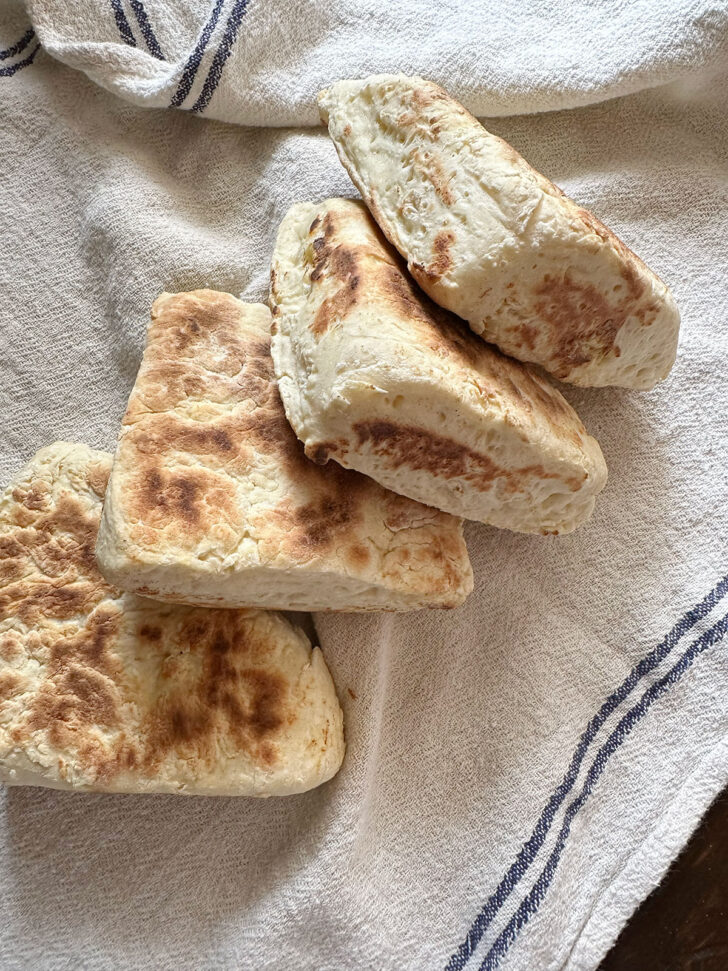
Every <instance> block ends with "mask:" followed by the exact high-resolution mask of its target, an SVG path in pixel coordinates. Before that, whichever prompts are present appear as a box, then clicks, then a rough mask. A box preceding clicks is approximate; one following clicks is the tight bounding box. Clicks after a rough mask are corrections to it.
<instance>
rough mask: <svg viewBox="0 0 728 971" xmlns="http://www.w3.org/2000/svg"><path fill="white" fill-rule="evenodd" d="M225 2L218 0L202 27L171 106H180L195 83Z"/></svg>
mask: <svg viewBox="0 0 728 971" xmlns="http://www.w3.org/2000/svg"><path fill="white" fill-rule="evenodd" d="M224 3H225V0H216V3H215V6H214V7H213V8H212V13H211V14H210V16H209V18H208V21H207V23H206V24H205V26H204V27H203V29H202V33H201V34H200V39H199V40H198V41H197V45H196V46H195V49H194V50H193V51H192V53H191V54H190V56H189V59H188V61H187V63H186V64H185V67H184V70H183V72H182V77H181V78H180V82H179V86H178V88H177V90H176V92H175V95H174V97H173V98H172V100H171V101H170V103H169V106H170V108H179V106H180V105H181V104H182V102H183V101H184V100H185V98H186V97H187V95H188V94H189V93H190V89H191V88H192V85H193V84H194V81H195V77H196V76H197V72H198V70H199V67H200V62H201V61H202V55H203V54H204V53H205V49H206V47H207V45H208V43H209V41H210V37H211V36H212V32H213V30H214V29H215V27H216V25H217V22H218V20H219V19H220V11H221V10H222V8H223V5H224Z"/></svg>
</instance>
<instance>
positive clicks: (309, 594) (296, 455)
mask: <svg viewBox="0 0 728 971" xmlns="http://www.w3.org/2000/svg"><path fill="white" fill-rule="evenodd" d="M270 322H271V317H270V311H269V310H268V308H267V307H265V306H263V305H262V304H246V303H242V302H241V301H240V300H237V299H236V298H235V297H233V296H231V294H229V293H218V292H216V291H214V290H198V291H195V292H193V293H180V294H164V295H162V296H161V297H160V298H159V299H158V300H157V301H156V302H155V304H154V307H153V309H152V321H151V324H150V326H149V331H148V341H147V347H146V349H145V351H144V357H143V360H142V364H141V368H140V370H139V374H138V376H137V380H136V384H135V385H134V389H133V391H132V394H131V397H130V399H129V405H128V408H127V411H126V415H125V417H124V421H123V424H122V429H121V433H120V436H119V444H118V447H117V451H116V456H115V459H114V467H113V471H112V473H111V479H110V482H109V489H108V492H107V496H106V503H105V505H104V513H103V518H102V522H101V528H100V530H99V540H98V545H97V555H98V559H99V565H100V566H101V569H102V571H103V572H104V575H105V576H106V577H107V579H109V580H110V581H111V582H113V583H115V584H117V585H118V586H120V587H122V589H124V590H131V591H133V592H135V593H139V594H141V595H143V596H149V597H154V598H156V599H160V600H168V601H171V602H177V603H193V604H202V605H209V606H214V607H265V608H270V609H273V608H278V609H282V610H411V609H414V608H419V607H428V606H429V607H454V606H457V605H458V604H460V603H462V601H463V600H464V599H465V597H466V596H467V595H468V594H469V593H470V591H471V590H472V584H473V577H472V570H471V567H470V561H469V560H468V554H467V550H466V548H465V543H464V540H463V536H462V523H461V522H460V521H459V520H457V519H455V518H454V517H452V516H448V515H446V514H444V513H442V512H439V511H437V510H435V509H429V508H427V507H425V506H422V505H420V504H419V503H416V502H412V501H411V500H410V499H405V498H403V497H402V496H398V495H395V494H394V493H392V492H388V491H387V490H386V489H383V488H382V487H381V486H380V485H378V484H377V483H376V482H373V481H372V480H371V479H367V478H366V477H364V476H362V475H358V474H357V473H355V472H347V471H344V470H343V469H341V468H339V467H338V466H336V465H333V464H332V465H331V467H330V468H327V469H322V468H320V467H319V466H317V465H315V464H314V463H313V462H311V461H309V460H308V459H307V458H306V456H305V454H304V451H303V446H302V445H301V444H300V443H299V442H298V441H297V439H296V436H295V434H294V432H293V431H292V429H291V427H290V426H289V424H288V422H287V421H286V416H285V413H284V411H283V405H282V403H281V400H280V396H279V394H278V387H277V383H276V380H275V375H274V373H273V361H272V360H271V356H270Z"/></svg>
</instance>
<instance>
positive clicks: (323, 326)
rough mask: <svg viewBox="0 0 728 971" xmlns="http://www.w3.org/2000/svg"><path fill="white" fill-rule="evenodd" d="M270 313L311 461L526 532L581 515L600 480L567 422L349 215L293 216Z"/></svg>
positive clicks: (596, 454) (346, 210) (279, 248)
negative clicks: (330, 461)
mask: <svg viewBox="0 0 728 971" xmlns="http://www.w3.org/2000/svg"><path fill="white" fill-rule="evenodd" d="M271 304H272V306H273V307H274V312H275V318H274V319H275V324H276V334H275V336H274V339H273V358H274V362H275V366H276V373H277V375H278V381H279V387H280V392H281V396H282V398H283V401H284V404H285V407H286V413H287V415H288V418H289V420H290V422H291V424H292V426H293V428H294V429H295V431H296V434H297V435H298V437H299V438H300V439H301V441H302V442H304V444H305V448H306V452H307V454H308V455H309V456H310V457H311V458H313V459H314V460H315V461H319V462H325V461H326V460H327V459H328V458H333V459H335V460H336V461H337V462H339V463H341V464H342V465H344V466H346V467H347V468H352V469H358V470H359V471H360V472H364V473H366V474H367V475H369V476H371V477H372V478H373V479H376V480H377V481H378V482H381V483H382V485H385V486H387V487H388V488H390V489H394V490H396V491H397V492H400V493H402V494H403V495H406V496H410V497H411V498H413V499H418V500H420V501H421V502H425V503H428V504H429V505H432V506H436V507H437V508H439V509H444V510H447V511H448V512H451V513H453V514H455V515H458V516H464V517H467V518H468V519H477V520H480V521H482V522H486V523H492V524H493V525H495V526H502V527H506V528H508V529H514V530H519V531H523V532H535V533H565V532H569V531H570V530H572V529H574V528H575V527H576V526H578V525H579V524H581V523H583V522H584V521H585V520H586V519H588V517H589V516H590V515H591V512H592V509H593V508H594V499H595V496H596V495H597V493H598V492H599V491H600V490H601V489H602V487H603V486H604V483H605V482H606V477H607V470H606V466H605V464H604V459H603V457H602V453H601V450H600V448H599V445H598V444H597V442H596V441H595V440H594V439H593V438H591V437H590V436H589V435H588V434H587V433H586V430H585V429H584V426H583V425H582V423H581V422H580V421H579V418H578V416H577V414H576V412H575V411H574V410H573V408H571V406H570V405H569V404H568V403H567V402H566V401H565V399H564V398H563V396H562V395H561V394H559V392H558V391H556V390H555V388H553V387H551V386H550V385H549V383H548V382H547V381H546V380H545V379H543V378H541V377H538V376H537V375H535V374H533V373H532V372H531V371H530V370H529V369H528V368H527V367H525V366H524V365H522V364H519V363H518V362H516V361H512V360H510V359H508V358H505V357H503V355H502V354H500V353H498V351H496V350H494V349H493V348H491V347H489V346H488V345H487V344H485V343H484V342H483V341H482V340H480V339H479V338H478V337H476V336H475V335H474V334H472V333H471V332H470V330H468V328H467V327H466V326H465V325H464V324H463V323H462V322H461V321H459V320H458V319H457V318H455V317H453V316H452V315H451V314H447V313H446V312H445V311H443V310H442V309H441V308H439V307H436V306H435V305H434V304H433V303H431V301H429V300H428V299H427V297H426V296H425V295H424V294H423V293H422V291H421V290H419V289H418V288H417V287H416V286H415V285H414V284H413V283H412V281H411V279H410V278H409V276H408V274H407V272H406V270H405V268H404V267H403V265H402V263H401V261H400V259H399V257H398V256H397V255H396V253H395V251H394V250H393V249H392V247H391V246H389V244H388V243H387V242H386V240H385V239H384V237H383V236H382V234H381V233H380V232H379V230H378V229H377V227H376V225H375V223H374V222H373V221H372V219H371V217H370V216H369V213H368V212H367V210H366V208H365V206H364V205H363V204H362V203H360V202H354V201H351V200H347V199H329V200H327V201H326V202H323V203H301V204H299V205H296V206H293V208H292V209H291V210H290V211H289V212H288V214H287V215H286V217H285V219H284V221H283V223H282V225H281V228H280V231H279V234H278V241H277V244H276V248H275V253H274V257H273V269H272V274H271ZM327 468H328V466H327Z"/></svg>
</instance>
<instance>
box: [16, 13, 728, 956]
mask: <svg viewBox="0 0 728 971" xmlns="http://www.w3.org/2000/svg"><path fill="white" fill-rule="evenodd" d="M218 6H219V11H218V20H217V25H216V27H215V29H214V30H213V31H210V32H209V34H210V36H209V38H208V46H207V48H206V51H205V53H204V55H203V56H202V57H201V58H200V67H199V70H198V72H197V75H196V77H195V80H194V83H193V86H192V88H191V89H190V93H189V95H188V98H187V100H186V101H185V102H184V106H185V107H191V106H192V104H193V103H195V102H196V101H197V100H198V99H199V97H200V94H201V92H202V90H203V88H204V85H205V83H206V79H207V78H208V77H209V76H210V73H209V72H210V71H211V70H212V68H213V66H214V63H215V58H216V57H217V62H218V64H219V62H220V60H221V59H222V57H221V55H220V56H218V52H219V51H220V50H221V49H222V48H221V45H223V44H224V43H225V28H226V27H227V26H229V24H230V18H231V16H232V14H234V13H235V12H236V10H237V11H238V13H240V11H241V9H242V13H240V21H239V25H238V29H237V35H236V36H235V37H234V38H233V40H234V43H233V42H231V43H230V48H229V49H230V55H229V57H228V59H227V61H225V63H223V65H222V72H221V73H220V74H219V84H218V87H217V89H216V91H215V92H214V93H213V94H212V95H211V98H210V100H209V103H208V104H207V107H206V108H205V109H204V112H203V114H205V115H207V116H210V117H211V118H224V119H226V120H227V121H233V122H238V123H239V124H238V125H232V124H222V123H220V122H219V121H213V120H209V119H205V118H199V117H196V116H195V113H192V114H190V113H189V112H182V111H174V110H168V109H167V108H166V107H165V106H167V105H169V103H170V101H171V100H172V98H173V96H174V94H175V92H176V91H177V90H178V88H179V84H180V78H181V77H182V75H183V73H184V68H185V65H186V64H187V63H188V61H189V59H190V55H191V52H193V51H194V49H195V47H196V45H197V43H198V38H199V35H200V33H201V31H203V29H204V25H205V24H206V23H207V22H208V20H209V18H210V11H211V10H214V9H216V7H215V5H214V4H209V3H207V4H206V3H204V2H202V0H179V2H174V3H173V2H172V0H167V2H166V3H162V2H159V3H153V2H152V0H148V2H147V3H146V5H145V6H144V7H142V6H141V4H140V3H138V2H136V3H131V0H123V2H122V0H118V2H116V0H109V2H108V4H107V3H106V2H105V0H96V2H94V3H88V4H77V3H75V2H72V0H67V2H66V3H65V4H64V3H63V2H61V0H57V2H52V0H32V2H31V0H29V3H28V7H27V11H26V10H25V9H24V8H23V7H22V6H21V5H20V4H19V3H12V2H8V0H0V49H2V51H3V53H4V54H5V56H0V113H1V116H2V126H1V129H0V130H1V133H2V134H1V135H0V137H1V138H2V147H1V151H2V156H1V157H2V171H1V172H0V219H1V220H2V226H3V237H2V252H1V255H0V286H1V287H2V295H3V299H2V309H1V310H0V326H1V327H2V350H1V353H0V415H2V423H3V431H2V442H1V448H2V451H1V454H0V480H1V482H0V484H2V485H4V484H5V482H6V481H7V480H8V478H9V476H10V475H11V473H12V472H13V471H14V470H15V469H16V468H17V467H18V466H19V465H20V464H21V462H22V461H23V460H24V459H25V458H26V457H27V456H29V455H30V454H31V453H32V452H33V451H35V450H36V449H37V448H39V447H40V446H42V445H45V444H47V443H48V442H50V441H52V440H54V439H56V438H68V439H78V440H83V441H85V442H87V443H88V444H89V445H92V446H96V447H100V448H109V449H110V448H112V447H113V445H114V441H115V435H116V429H117V425H118V422H119V419H120V416H121V414H122V412H123V409H124V405H125V400H126V396H127V394H128V391H129V389H130V387H131V383H132V381H133V378H134V374H135V372H136V368H137V365H138V362H139V359H140V355H141V349H142V345H143V335H144V330H145V325H146V319H147V316H148V310H149V306H150V304H151V302H152V300H153V298H154V297H155V296H156V295H157V293H159V292H160V291H161V290H163V289H167V290H179V289H187V288H192V287H198V286H211V287H216V288H220V289H225V290H230V291H232V292H233V293H236V294H242V295H243V297H246V298H250V299H263V298H264V297H265V295H266V290H267V274H268V258H269V253H270V250H271V245H272V241H273V239H274V236H275V233H276V229H277V225H278V222H279V220H280V219H281V217H282V215H283V213H284V212H285V210H286V208H287V207H288V206H289V205H290V204H291V203H292V202H294V201H297V200H302V199H306V198H322V197H324V196H326V195H332V194H348V195H354V190H353V188H352V186H351V184H350V183H349V181H348V179H347V177H346V175H345V174H344V172H343V170H342V169H341V167H340V166H339V163H338V161H337V159H336V156H335V152H334V149H333V147H332V145H331V144H330V142H329V141H328V138H327V136H326V135H325V134H324V133H323V131H322V130H320V129H318V130H317V129H313V128H308V129H306V128H299V129H298V130H292V129H282V128H274V127H270V126H274V125H281V124H291V123H295V124H297V125H299V126H304V125H308V124H310V123H313V122H314V121H315V111H314V109H313V108H312V104H311V99H312V95H313V93H314V91H315V90H316V89H317V87H319V86H320V85H321V84H325V83H326V82H327V81H330V80H333V79H334V78H335V77H337V76H339V75H362V74H365V73H367V72H370V71H373V70H384V69H399V68H402V69H405V70H419V71H421V72H423V73H425V74H428V75H431V76H433V77H435V78H436V79H438V80H440V81H442V82H444V83H445V84H446V85H448V86H449V87H451V88H452V89H453V90H454V91H456V92H457V93H458V94H460V95H462V97H463V98H464V99H465V100H466V102H467V104H468V105H469V106H470V107H472V108H474V109H475V110H476V111H477V112H478V113H479V114H484V113H486V112H487V113H490V114H491V115H498V116H501V117H498V118H496V119H494V120H492V121H490V122H489V125H490V127H491V128H492V129H493V130H494V131H495V132H496V133H497V134H499V135H502V136H504V137H505V138H507V139H508V140H509V141H511V142H512V143H513V144H514V145H515V146H516V148H518V149H519V150H520V151H521V152H522V153H523V154H524V155H525V156H526V158H527V159H529V161H531V162H532V163H533V164H534V165H536V167H537V168H539V169H541V170H542V171H543V172H544V173H545V174H546V175H547V176H549V177H550V178H552V179H553V180H554V181H555V182H557V183H558V184H559V185H561V186H562V187H563V188H564V189H565V190H566V191H567V192H568V193H569V194H570V195H572V196H574V197H575V198H576V199H578V200H579V201H580V202H581V203H583V204H584V205H586V206H588V207H590V208H593V209H594V210H595V212H596V213H597V214H598V215H599V216H601V217H602V218H604V220H605V221H606V222H607V223H608V224H609V225H610V226H611V227H612V228H614V229H615V230H616V231H617V232H618V233H620V234H621V235H622V236H623V237H624V239H625V240H626V241H627V242H628V243H629V244H630V245H632V246H633V247H634V248H635V249H636V250H637V252H638V253H640V254H641V255H642V256H643V257H644V258H645V259H646V260H647V262H648V263H649V264H650V265H651V266H653V267H654V268H655V270H657V272H658V273H660V275H662V276H663V277H664V279H665V280H666V281H667V282H669V283H670V284H671V285H672V287H673V289H674V292H675V296H676V298H677V301H678V303H679V305H680V307H681V310H682V314H683V330H682V339H681V345H680V351H679V356H678V361H677V364H676V366H675V369H674V371H673V373H672V374H671V376H670V377H669V379H668V380H667V381H666V382H665V383H664V384H663V385H661V386H660V387H659V388H658V389H657V390H655V391H654V392H651V393H649V394H638V393H629V392H625V391H619V390H610V389H604V390H595V391H589V390H575V389H569V388H567V389H565V394H566V395H567V397H568V398H569V399H570V400H571V401H572V402H573V403H574V404H575V406H576V407H577V409H578V411H579V413H580V414H581V416H582V418H583V419H584V421H585V423H586V425H587V428H588V429H589V430H590V431H591V432H592V433H593V434H594V435H595V436H596V437H597V438H598V439H599V440H600V442H601V445H602V448H603V451H604V454H605V457H606V460H607V463H608V465H609V472H610V479H609V483H608V486H607V488H606V490H605V492H604V493H603V495H602V496H601V497H600V499H599V501H598V503H597V509H596V513H595V515H594V518H593V520H592V522H591V523H589V524H588V525H587V526H585V527H584V528H582V529H580V530H579V531H578V532H577V533H575V534H574V535H573V536H569V537H560V538H556V537H552V538H545V539H542V538H537V537H527V536H518V535H515V534H509V533H506V532H501V531H498V530H495V529H489V528H487V527H484V526H480V525H475V524H470V525H469V526H468V528H467V536H468V540H469V544H470V550H471V554H472V559H473V566H474V569H475V575H476V590H475V593H474V594H473V596H472V597H471V598H470V600H469V601H468V603H467V604H466V605H465V606H464V607H463V608H461V609H460V610H458V611H455V612H449V613H447V612H433V613H427V612H422V613H418V614H414V615H410V616H402V617H394V616H386V615H385V616H369V617H366V618H363V619H362V618H357V617H355V616H351V615H349V616H319V617H317V618H316V622H317V628H318V633H319V637H320V640H321V644H322V646H323V648H324V651H325V654H326V658H327V661H328V663H329V666H330V667H331V670H332V673H333V674H334V677H335V680H336V683H337V686H338V690H339V694H340V697H341V700H342V704H343V707H344V709H345V716H346V728H347V737H348V753H347V757H346V761H345V764H344V767H343V768H342V770H341V772H340V773H339V775H338V776H337V777H336V778H335V779H334V780H333V781H332V782H331V783H329V784H327V785H326V786H324V787H322V788H321V789H319V790H316V791H314V792H312V793H309V794H306V795H303V796H296V797H291V798H288V799H280V800H269V801H266V802H255V801H251V800H233V799H221V800H212V799H189V800H184V799H177V798H174V797H111V796H85V795H79V794H68V793H60V792H51V791H44V790H39V789H36V790H33V789H16V790H9V791H2V792H0V964H2V967H3V968H4V969H5V968H7V969H21V968H22V969H25V968H29V967H32V968H34V969H51V968H53V969H55V968H73V969H75V968H79V967H83V968H85V969H93V971H96V969H103V971H106V969H112V968H113V969H145V968H149V967H154V968H164V969H166V968H170V969H172V968H174V969H178V968H181V967H189V968H195V969H207V968H245V969H248V968H250V969H252V968H256V969H258V968H275V969H277V968H288V967H296V968H305V969H323V971H339V969H343V968H346V969H349V968H351V969H356V971H358V969H369V968H383V969H389V968H392V969H395V968H396V969H418V971H419V969H424V968H428V969H429V968H436V969H443V968H445V967H446V966H448V967H449V968H450V969H451V971H456V969H459V968H467V969H468V971H473V969H477V968H481V967H482V968H493V967H495V966H496V965H498V964H499V966H501V967H503V968H508V969H519V971H534V969H539V971H540V969H552V968H554V969H555V968H568V969H570V971H575V969H590V968H594V967H595V966H596V965H597V964H598V962H599V960H600V958H601V957H602V955H603V954H604V953H605V952H606V950H607V949H608V947H609V946H610V944H611V942H612V941H613V939H614V938H615V936H616V934H617V933H618V931H619V928H620V927H621V926H622V924H623V923H624V921H625V920H626V919H627V918H628V917H629V915H630V913H631V912H632V911H633V909H634V908H635V906H636V905H637V904H638V902H639V901H640V900H641V899H642V898H643V897H644V896H645V895H646V894H647V893H648V892H649V890H650V889H651V888H652V887H653V886H654V885H655V884H656V883H657V882H658V881H659V880H660V878H661V876H662V874H663V873H664V871H665V869H666V867H667V866H668V865H669V863H670V861H671V860H672V859H673V858H674V856H675V854H676V853H677V852H678V851H679V849H680V847H681V846H682V845H683V843H684V841H685V840H686V839H687V837H688V836H689V834H690V832H691V831H692V829H693V828H694V827H695V825H696V824H697V822H698V820H699V818H700V816H701V814H702V813H703V812H704V810H705V809H706V807H707V805H708V804H709V803H710V801H711V799H712V798H713V797H714V796H715V795H716V794H717V792H718V791H719V790H720V789H721V788H722V786H723V785H725V783H726V782H727V781H728V740H727V728H728V700H727V699H728V664H727V663H726V647H727V646H728V638H725V639H724V640H722V637H723V633H724V632H725V630H726V627H727V626H728V621H726V619H725V617H726V611H727V610H728V581H724V582H721V579H722V578H723V577H725V575H726V574H727V573H728V463H727V462H726V445H727V444H728V442H727V438H728V435H727V433H728V369H727V368H726V352H727V351H728V313H727V311H728V306H727V301H726V283H725V267H726V266H727V265H728V161H727V159H728V121H727V119H726V113H725V107H724V105H725V100H726V98H725V95H726V77H727V76H728V75H727V73H726V69H727V68H728V65H726V57H725V38H726V25H727V24H728V9H727V8H726V6H725V4H716V3H711V4H708V3H707V2H705V3H703V2H702V0H696V2H675V3H658V2H657V0H641V2H640V0H636V2H634V3H630V4H625V3H617V2H613V3H597V2H593V3H580V2H577V0H573V2H564V3H558V4H553V8H552V5H551V4H547V3H544V2H540V3H539V2H536V0H531V2H530V3H523V4H510V3H506V2H505V0H504V2H502V3H499V2H498V0H490V2H488V3H479V4H474V3H473V4H458V3H442V4H439V5H425V4H415V3H414V2H413V0H409V2H402V3H399V4H397V5H388V4H386V3H385V2H384V0H380V2H375V0H369V2H367V3H354V2H353V0H352V2H346V0H330V2H329V3H326V4H323V3H313V2H309V3H303V2H300V3H286V2H284V0H250V2H249V4H248V5H247V6H246V5H244V4H243V5H242V8H241V5H240V4H239V3H236V2H234V0H224V2H223V0H220V4H218ZM119 11H120V12H121V14H122V15H123V19H122V21H121V22H122V26H123V23H124V22H126V25H127V28H128V30H129V31H130V32H131V36H132V38H133V40H134V44H135V45H136V46H131V44H130V43H128V42H125V41H124V39H123V38H124V35H123V34H122V33H120V27H119V20H120V18H119V17H118V16H116V14H118V13H119ZM135 11H136V12H135ZM140 11H141V13H143V14H145V15H146V18H147V23H148V25H149V26H152V29H153V33H154V37H155V38H156V44H157V47H158V48H159V51H160V52H161V53H162V54H163V56H164V57H165V58H166V60H165V61H162V60H160V59H159V57H155V56H153V55H152V54H151V53H149V46H148V43H147V41H145V39H144V34H143V32H142V30H141V27H140V23H141V20H140V19H139V17H138V16H137V14H139V12H140ZM235 16H236V17H237V16H238V14H237V13H235ZM31 18H32V23H33V25H34V27H35V31H36V35H30V34H28V31H29V30H30V29H31V28H30V23H31ZM142 19H143V18H142ZM388 24H389V26H387V25H388ZM125 30H126V28H125ZM36 37H39V38H40V39H41V41H42V44H43V47H42V48H41V49H40V50H38V51H36V44H37V39H36ZM127 41H128V38H127ZM153 44H154V42H152V45H153ZM43 48H45V49H43ZM8 51H9V52H10V53H7V52H8ZM34 52H35V53H34ZM49 52H50V54H49ZM51 54H52V55H54V56H53V57H52V56H50V55H51ZM59 59H60V60H65V61H66V62H67V64H69V65H71V67H68V66H65V65H64V64H62V63H59ZM18 65H20V66H18ZM72 68H80V69H82V71H85V72H86V73H87V74H88V75H89V77H90V78H91V79H92V80H89V77H86V76H84V74H83V73H81V71H79V70H73V69H72ZM706 72H707V74H706ZM708 74H709V75H710V76H709V77H708V76H707V75H708ZM677 77H682V78H683V80H681V81H680V82H679V83H675V82H673V83H671V84H669V85H667V86H662V87H654V86H655V85H657V84H661V83H662V82H667V81H669V80H670V79H671V78H677ZM94 82H98V83H94ZM209 87H210V85H208V88H209ZM103 88H109V89H111V91H107V90H104V89H103ZM642 88H644V89H649V88H652V90H640V91H638V90H637V89H642ZM112 92H115V93H112ZM628 92H636V93H631V94H628ZM617 94H619V95H623V96H622V97H619V98H617V99H615V100H610V101H604V100H603V99H605V98H608V97H611V96H613V95H617ZM123 99H127V100H126V101H125V100H123ZM129 101H134V102H136V105H132V104H129V103H128V102H129ZM589 101H592V102H599V101H601V102H602V103H594V104H591V105H590V106H587V107H580V108H575V109H574V110H561V111H558V112H551V113H545V114H535V115H534V114H532V115H530V116H525V115H516V114H515V113H516V112H524V111H536V110H539V109H544V108H565V107H573V106H577V105H584V104H585V103H586V102H589ZM139 105H148V106H156V110H144V108H142V107H139ZM506 116H508V117H506ZM253 123H255V124H256V125H260V126H268V127H257V128H251V127H248V128H245V127H241V126H242V125H244V124H248V125H250V124H253ZM711 591H713V593H712V594H711ZM696 605H700V606H698V607H697V609H694V608H696ZM643 659H647V660H643ZM640 662H642V663H640ZM631 672H632V673H631ZM620 686H622V687H621V688H620ZM562 780H565V781H562ZM534 833H535V836H534V837H533V838H532V834H534ZM519 854H520V856H521V860H520V862H517V861H518V858H519ZM514 864H515V867H514ZM509 873H510V877H509ZM499 888H500V889H499ZM494 897H495V899H496V900H497V903H496V904H494V903H492V901H493V899H494ZM489 901H491V903H489ZM484 908H485V909H484ZM479 914H481V917H480V920H479V921H476V918H478V915H479ZM474 922H475V923H474ZM471 928H474V930H473V932H472V933H471V934H470V936H469V937H468V936H467V935H468V933H469V930H470V929H471ZM461 945H462V946H461ZM471 952H472V953H471Z"/></svg>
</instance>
